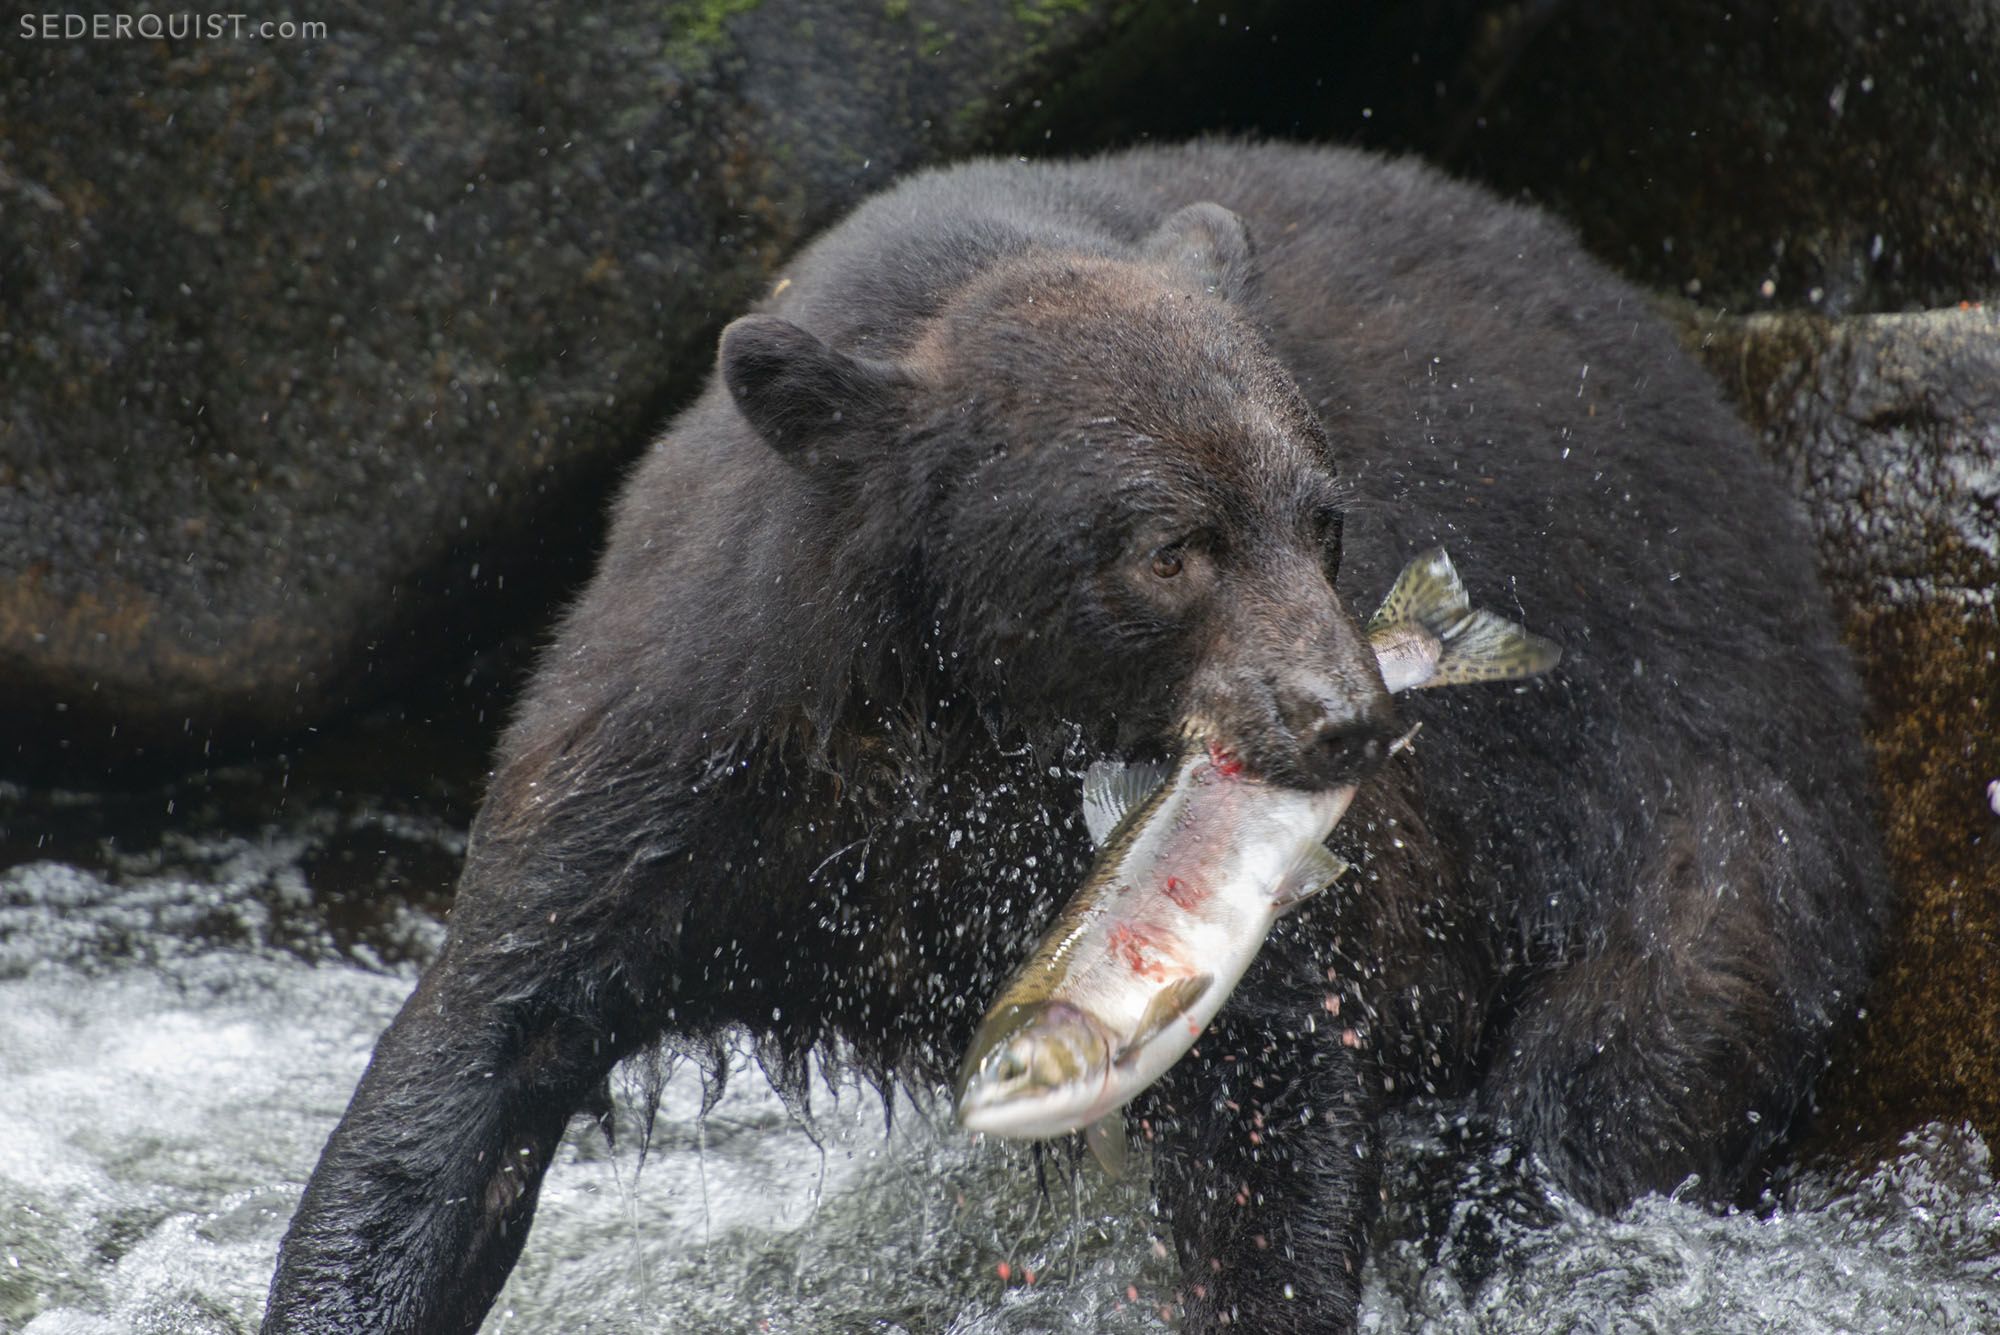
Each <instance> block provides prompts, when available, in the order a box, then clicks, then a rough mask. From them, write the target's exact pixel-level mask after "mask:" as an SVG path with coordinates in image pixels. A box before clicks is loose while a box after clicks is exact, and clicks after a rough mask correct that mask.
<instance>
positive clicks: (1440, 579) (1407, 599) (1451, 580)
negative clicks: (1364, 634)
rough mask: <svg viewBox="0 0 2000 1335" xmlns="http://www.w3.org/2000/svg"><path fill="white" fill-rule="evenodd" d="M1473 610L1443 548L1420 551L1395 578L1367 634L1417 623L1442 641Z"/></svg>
mask: <svg viewBox="0 0 2000 1335" xmlns="http://www.w3.org/2000/svg"><path fill="white" fill-rule="evenodd" d="M1471 610H1472V600H1471V599H1469V598H1467V597H1466V596H1465V584H1464V583H1463V582H1462V581H1461V580H1460V579H1459V577H1458V571H1457V570H1456V569H1455V568H1454V567H1453V566H1452V564H1451V558H1450V557H1449V556H1447V555H1445V551H1444V548H1442V547H1433V548H1431V549H1430V550H1429V551H1427V552H1419V553H1418V554H1417V555H1416V556H1415V557H1413V558H1411V560H1410V563H1409V564H1408V565H1406V566H1404V567H1403V573H1402V574H1400V575H1398V576H1396V582H1395V584H1394V585H1393V586H1391V587H1390V589H1389V596H1388V597H1386V598H1384V599H1383V600H1382V605H1381V606H1380V607H1378V608H1376V609H1375V615H1374V616H1372V617H1370V618H1368V633H1369V634H1370V635H1373V634H1374V633H1376V632H1377V631H1381V630H1386V629H1388V628H1389V627H1391V626H1394V625H1398V624H1400V623H1402V622H1405V621H1409V622H1415V623H1416V624H1417V625H1419V626H1422V627H1423V628H1424V629H1425V630H1427V631H1429V632H1430V633H1431V634H1433V635H1436V636H1437V637H1439V638H1440V639H1443V638H1445V632H1446V630H1447V629H1448V628H1449V627H1451V626H1452V625H1453V624H1454V623H1456V622H1457V621H1458V620H1459V619H1460V618H1462V617H1463V616H1465V614H1466V613H1467V612H1470V611H1471Z"/></svg>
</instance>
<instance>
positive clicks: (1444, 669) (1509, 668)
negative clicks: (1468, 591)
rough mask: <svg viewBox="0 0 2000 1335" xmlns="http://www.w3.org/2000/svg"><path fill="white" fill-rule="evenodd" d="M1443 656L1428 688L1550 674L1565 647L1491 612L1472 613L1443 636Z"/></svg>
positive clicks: (1461, 619) (1443, 633)
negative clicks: (1542, 673)
mask: <svg viewBox="0 0 2000 1335" xmlns="http://www.w3.org/2000/svg"><path fill="white" fill-rule="evenodd" d="M1442 638H1443V640H1444V652H1443V653H1442V654H1440V655H1439V657H1438V663H1437V670H1436V671H1435V672H1433V673H1432V674H1431V679H1430V680H1429V681H1427V682H1425V683H1424V685H1426V686H1460V685H1463V684H1465V683H1466V682H1473V681H1512V680H1514V679H1515V678H1518V677H1532V676H1534V675H1535V674H1536V673H1539V672H1547V671H1548V670H1549V669H1550V668H1552V667H1554V666H1555V665H1556V663H1557V661H1558V660H1559V659H1561V658H1562V646H1561V645H1559V644H1557V643H1556V642H1555V641H1554V640H1548V639H1544V638H1543V637H1541V636H1540V635H1537V634H1535V633H1534V632H1533V631H1530V630H1526V629H1524V628H1522V627H1520V626H1517V625H1515V624H1514V623H1513V622H1511V621H1508V620H1506V619H1505V618H1502V617H1497V616H1495V615H1493V613H1491V612H1484V611H1481V612H1469V613H1467V614H1466V615H1465V616H1463V617H1461V618H1460V619H1459V621H1458V623H1457V624H1456V625H1454V626H1453V627H1452V628H1451V629H1449V630H1447V631H1444V632H1442Z"/></svg>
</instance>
